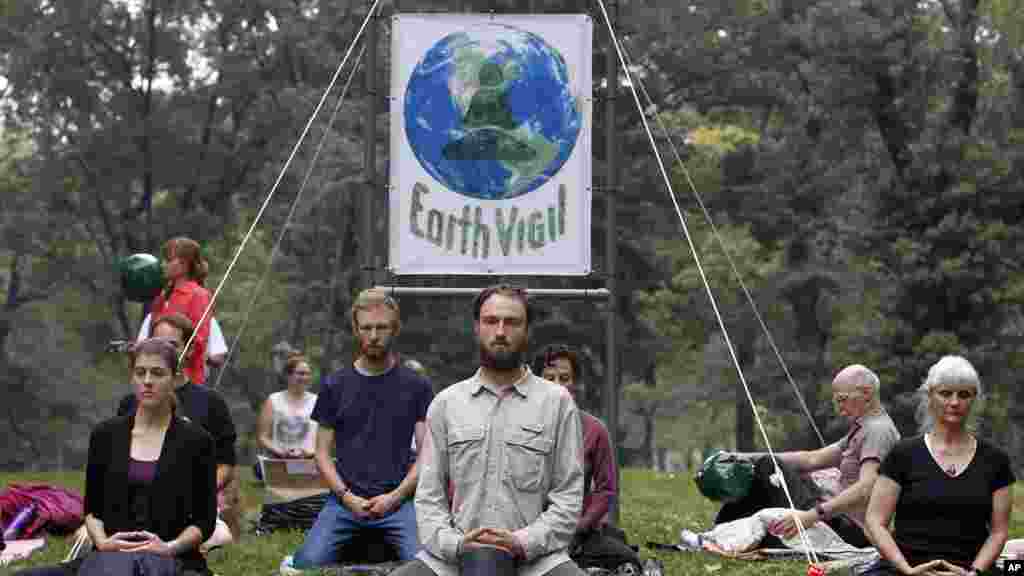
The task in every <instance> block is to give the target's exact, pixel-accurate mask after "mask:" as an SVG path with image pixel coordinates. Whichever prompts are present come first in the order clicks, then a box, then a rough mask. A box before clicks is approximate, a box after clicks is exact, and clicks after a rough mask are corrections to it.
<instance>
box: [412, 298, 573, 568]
mask: <svg viewBox="0 0 1024 576" xmlns="http://www.w3.org/2000/svg"><path fill="white" fill-rule="evenodd" d="M473 316H474V320H475V322H474V331H475V334H476V337H477V341H478V346H479V355H480V368H479V370H477V372H476V374H474V375H473V376H472V377H471V378H469V379H467V380H463V381H461V382H457V383H455V384H453V385H452V386H449V387H448V388H446V389H444V390H443V391H442V392H441V393H439V394H438V395H437V397H436V398H435V399H434V401H433V402H432V403H431V404H430V411H429V412H428V414H427V430H428V431H427V436H426V440H425V442H423V443H420V446H421V447H422V448H421V451H420V457H419V460H418V461H417V466H418V467H419V468H420V480H419V485H418V486H417V488H416V520H417V523H418V529H419V532H420V535H421V540H422V542H423V549H422V550H420V552H419V553H418V554H417V555H416V559H415V560H413V561H411V562H408V563H406V564H405V565H403V566H402V567H401V568H399V569H398V570H397V571H396V572H394V573H393V576H433V575H437V576H476V575H481V574H486V575H494V574H496V573H497V574H518V575H520V576H542V575H547V576H575V575H581V574H582V571H581V570H580V568H579V567H578V566H576V564H575V563H574V562H573V561H572V559H570V558H569V554H568V549H569V543H570V542H571V541H572V536H573V533H574V532H575V530H576V524H577V521H578V519H579V514H580V509H581V506H582V502H583V462H582V454H583V451H582V434H581V433H580V418H579V414H578V413H577V410H576V403H575V402H574V401H573V399H572V396H571V395H570V394H569V392H568V391H567V390H565V389H564V388H562V387H560V386H557V385H555V384H553V383H551V382H549V381H547V380H544V379H543V378H540V377H538V376H535V375H534V374H533V373H532V372H531V371H530V369H529V367H528V366H527V365H526V364H525V363H524V359H525V358H524V355H525V351H526V347H527V345H528V330H529V324H530V313H529V303H528V301H527V293H526V291H525V290H523V289H520V288H515V287H512V286H508V285H501V286H494V287H491V288H487V289H485V290H483V291H482V292H480V294H479V296H477V298H476V300H475V301H474V308H473ZM496 570H497V572H496Z"/></svg>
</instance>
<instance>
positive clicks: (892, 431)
mask: <svg viewBox="0 0 1024 576" xmlns="http://www.w3.org/2000/svg"><path fill="white" fill-rule="evenodd" d="M832 402H833V404H834V405H835V408H836V411H837V412H838V413H839V414H840V415H841V416H843V417H844V418H846V419H847V420H848V421H849V423H850V430H849V431H848V432H847V433H846V435H845V436H843V437H842V438H841V439H840V440H839V441H837V442H835V443H832V444H829V445H828V446H826V447H824V448H819V449H818V450H810V451H800V452H782V453H777V454H776V455H775V456H776V458H777V459H778V460H779V462H780V463H781V464H782V465H783V466H784V467H786V468H789V469H790V470H791V471H793V472H796V473H800V474H803V473H807V472H813V471H815V470H823V469H825V468H839V492H838V494H836V495H835V496H833V497H831V498H828V499H825V500H824V501H818V502H817V503H816V504H815V505H814V506H813V507H811V508H808V509H806V510H798V511H796V512H794V513H792V514H787V515H786V516H785V517H783V518H781V519H779V520H776V521H774V522H772V523H771V524H770V525H769V526H768V527H767V529H768V532H769V533H770V534H773V535H775V536H777V537H779V538H782V539H788V538H792V537H793V536H795V535H796V534H797V531H798V528H797V519H799V521H800V522H801V523H802V524H803V526H804V527H805V528H809V527H811V526H813V525H814V524H816V523H817V522H820V521H824V522H825V523H826V524H828V526H829V527H831V528H832V529H833V530H835V532H836V533H837V534H838V535H839V537H841V538H842V539H843V540H844V541H845V542H847V543H848V544H851V545H853V546H856V547H859V548H863V547H867V546H870V545H871V543H870V541H869V540H868V538H867V536H866V531H865V529H864V518H865V513H866V512H867V507H868V500H869V498H870V496H871V489H872V487H873V486H874V484H875V479H876V478H878V468H879V466H880V465H881V463H882V460H884V459H885V457H886V455H887V454H888V453H889V450H891V449H892V447H893V446H895V445H896V442H897V441H899V439H900V434H899V432H898V431H897V430H896V425H895V424H894V423H893V421H892V419H891V418H889V415H888V414H887V413H886V412H885V409H884V408H883V407H882V404H881V400H880V398H879V380H878V376H876V375H875V373H874V372H872V371H871V370H870V369H868V368H867V367H865V366H862V365H860V364H853V365H851V366H847V367H846V368H843V369H842V370H840V371H839V373H838V374H837V375H836V377H835V378H834V379H833V380H832ZM758 456H760V455H758ZM707 537H708V534H704V535H698V534H694V533H692V532H689V531H686V530H684V531H683V534H682V538H681V539H682V541H683V544H684V545H690V546H699V545H700V541H701V540H702V539H703V538H707Z"/></svg>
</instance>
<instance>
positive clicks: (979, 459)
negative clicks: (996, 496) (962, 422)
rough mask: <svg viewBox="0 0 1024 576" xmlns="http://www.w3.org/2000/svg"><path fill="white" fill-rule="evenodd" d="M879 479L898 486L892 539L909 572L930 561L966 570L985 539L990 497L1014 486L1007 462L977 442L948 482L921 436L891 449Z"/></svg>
mask: <svg viewBox="0 0 1024 576" xmlns="http://www.w3.org/2000/svg"><path fill="white" fill-rule="evenodd" d="M879 474H881V475H883V476H886V477H888V478H891V479H892V480H893V481H895V482H896V483H897V484H899V485H900V496H899V500H898V501H897V502H896V511H895V528H894V530H893V533H892V535H893V539H894V540H895V541H896V545H897V546H899V548H900V552H902V553H903V556H904V557H905V558H906V559H907V562H909V563H910V565H911V566H916V565H917V564H920V563H922V562H927V561H929V560H933V559H936V558H942V559H945V560H948V561H951V562H955V563H957V564H962V565H964V566H967V565H969V564H970V563H971V562H972V561H973V560H974V558H975V557H976V556H977V554H978V551H979V550H981V546H982V545H983V544H984V543H985V540H986V539H987V538H988V535H989V524H990V522H991V519H992V494H993V493H994V492H995V491H996V490H999V489H1000V488H1003V487H1005V486H1009V485H1010V484H1012V483H1013V482H1014V477H1013V471H1012V470H1011V469H1010V459H1009V458H1008V457H1007V456H1006V454H1005V453H1004V452H1003V451H1001V450H999V449H998V448H996V447H994V446H992V445H991V444H989V443H987V442H984V441H982V440H978V449H977V451H976V452H975V454H974V459H973V460H971V462H970V464H968V465H967V468H966V469H965V470H964V471H963V472H962V473H961V474H960V475H959V476H956V477H951V476H949V475H948V474H946V473H945V472H944V471H943V470H942V469H941V468H939V465H938V463H936V462H935V460H934V459H933V458H932V455H931V453H930V452H928V447H927V446H926V445H925V443H924V436H915V437H913V438H907V439H905V440H902V441H900V442H899V443H898V444H896V446H895V447H894V448H893V449H892V452H890V453H889V456H888V457H887V458H886V459H885V462H883V463H882V466H881V468H880V469H879Z"/></svg>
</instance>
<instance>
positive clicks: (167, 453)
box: [85, 414, 217, 570]
mask: <svg viewBox="0 0 1024 576" xmlns="http://www.w3.org/2000/svg"><path fill="white" fill-rule="evenodd" d="M134 425H135V415H134V414H129V415H127V416H119V417H116V418H111V419H110V420H105V421H103V422H101V423H100V424H99V425H97V426H96V428H95V429H93V431H92V435H91V436H90V438H89V462H88V465H87V468H86V474H85V514H92V515H93V516H94V517H96V518H97V519H99V520H101V521H102V522H103V528H104V531H105V532H106V533H107V535H108V536H109V535H111V534H114V533H115V532H121V531H131V530H136V529H137V527H136V526H135V525H134V514H133V510H132V502H131V501H130V500H129V499H128V498H126V497H125V495H126V494H129V493H130V491H129V488H128V460H129V458H130V456H131V434H132V428H133V427H134ZM150 494H151V496H150V503H149V504H150V508H149V509H150V510H151V512H152V517H151V518H150V519H149V525H148V526H146V529H147V530H149V531H150V532H153V533H155V534H156V535H158V536H160V538H161V539H162V540H164V541H165V542H170V541H171V540H173V539H175V538H177V537H178V535H179V534H181V532H182V530H184V529H185V528H187V527H189V526H196V527H198V528H199V530H200V531H201V532H202V534H203V535H202V541H205V540H207V539H208V538H209V537H210V535H211V534H213V529H214V523H215V522H216V519H217V474H216V464H215V459H214V444H213V438H212V437H211V436H210V435H209V434H208V433H207V432H206V431H204V430H203V429H202V428H201V427H199V426H197V425H195V424H192V423H191V422H188V421H186V420H184V419H182V418H179V417H178V416H176V415H175V416H173V417H172V418H171V425H170V427H168V429H167V433H166V434H165V435H164V444H163V447H162V448H161V450H160V459H159V460H158V461H157V466H156V477H155V478H154V480H153V485H152V487H151V489H150ZM179 558H180V559H181V561H182V563H183V567H185V568H188V569H193V570H204V569H205V567H206V561H205V560H204V559H203V557H202V555H201V554H200V553H199V550H198V549H197V548H193V549H192V550H189V551H188V552H185V553H183V554H181V555H180V556H179Z"/></svg>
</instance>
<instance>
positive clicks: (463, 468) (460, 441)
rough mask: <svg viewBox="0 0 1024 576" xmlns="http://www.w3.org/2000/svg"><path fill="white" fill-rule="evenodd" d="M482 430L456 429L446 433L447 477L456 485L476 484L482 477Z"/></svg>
mask: <svg viewBox="0 0 1024 576" xmlns="http://www.w3.org/2000/svg"><path fill="white" fill-rule="evenodd" d="M483 443H484V429H483V427H481V426H467V427H463V428H456V429H454V430H452V431H450V432H449V433H448V467H449V470H448V477H449V478H451V479H452V481H453V482H455V483H456V484H470V483H475V482H478V481H479V480H480V479H481V478H482V477H483V472H484V466H485V464H486V462H484V458H485V457H486V454H485V453H484V449H483Z"/></svg>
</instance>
